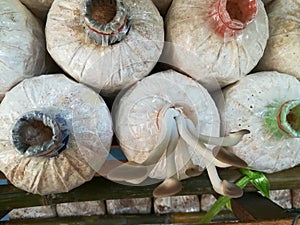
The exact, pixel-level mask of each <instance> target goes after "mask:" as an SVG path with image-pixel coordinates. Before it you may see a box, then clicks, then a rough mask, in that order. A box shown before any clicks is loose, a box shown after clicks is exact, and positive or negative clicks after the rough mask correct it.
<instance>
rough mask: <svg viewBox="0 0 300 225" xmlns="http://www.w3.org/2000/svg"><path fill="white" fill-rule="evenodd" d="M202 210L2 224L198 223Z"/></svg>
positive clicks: (225, 216) (5, 224)
mask: <svg viewBox="0 0 300 225" xmlns="http://www.w3.org/2000/svg"><path fill="white" fill-rule="evenodd" d="M204 214H205V213H204V212H198V213H172V214H136V215H103V216H85V217H83V216H73V217H56V218H48V219H42V220H41V219H24V220H11V221H7V222H3V223H1V222H0V224H3V225H29V224H30V225H35V224H43V225H54V224H64V225H78V224H85V225H90V224H91V225H94V224H105V225H126V224H132V225H134V224H179V223H185V224H198V223H199V221H200V219H201V218H202V217H203V215H204ZM216 219H217V220H218V221H220V219H222V220H224V219H226V220H229V221H232V220H233V219H234V217H233V215H232V213H230V212H228V211H226V212H221V213H220V215H218V217H217V218H216Z"/></svg>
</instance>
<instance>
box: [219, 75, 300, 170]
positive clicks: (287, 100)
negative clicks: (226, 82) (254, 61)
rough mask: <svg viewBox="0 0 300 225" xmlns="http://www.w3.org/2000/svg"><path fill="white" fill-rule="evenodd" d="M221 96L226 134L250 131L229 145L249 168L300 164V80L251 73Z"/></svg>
mask: <svg viewBox="0 0 300 225" xmlns="http://www.w3.org/2000/svg"><path fill="white" fill-rule="evenodd" d="M224 99H225V105H224V109H223V110H222V111H221V112H220V114H221V118H222V123H223V125H224V128H225V133H226V132H230V131H234V130H239V129H248V130H249V131H250V133H249V134H248V135H245V136H244V137H243V139H242V141H241V142H240V143H239V144H237V145H236V146H234V147H233V148H232V150H233V152H234V153H235V154H236V155H237V156H239V157H240V158H242V159H244V160H245V161H246V162H247V163H248V166H249V167H250V168H252V169H254V170H259V171H263V172H267V173H272V172H276V171H280V170H284V169H288V168H291V167H294V166H295V165H297V164H299V163H300V152H299V144H300V138H299V137H300V126H299V118H300V100H299V99H300V83H299V81H298V80H297V79H296V78H295V77H293V76H290V75H287V74H282V73H278V72H260V73H255V74H250V75H248V76H246V77H244V78H242V79H241V80H240V81H239V82H237V83H236V84H234V85H233V86H232V87H228V88H226V89H225V90H224ZM219 109H221V107H219Z"/></svg>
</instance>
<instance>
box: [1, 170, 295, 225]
mask: <svg viewBox="0 0 300 225" xmlns="http://www.w3.org/2000/svg"><path fill="white" fill-rule="evenodd" d="M299 174H300V167H295V168H292V169H289V170H285V171H281V172H278V173H273V174H267V175H266V176H267V178H268V179H269V181H270V185H271V189H272V190H279V189H299V188H300V176H299ZM220 176H221V177H222V178H223V179H227V180H229V181H236V180H237V179H239V178H240V177H241V176H242V175H241V174H240V173H239V172H238V171H237V170H234V169H225V170H220ZM1 178H4V177H3V175H0V179H1ZM182 184H183V189H182V191H181V192H180V193H178V195H201V194H207V193H214V191H213V189H212V187H211V184H210V182H209V179H208V176H207V173H206V172H204V173H203V174H202V175H201V176H199V177H194V178H190V179H187V180H183V181H182ZM156 186H157V184H154V185H149V186H134V187H133V186H127V185H123V184H118V183H115V182H111V181H109V180H107V179H105V178H103V177H94V178H93V179H92V180H91V181H90V182H87V183H85V184H84V185H82V186H80V187H78V188H76V189H74V190H72V191H70V192H68V193H61V194H51V195H45V196H40V195H34V194H30V193H27V192H25V191H22V190H20V189H18V188H16V187H14V186H13V185H11V184H8V185H2V186H0V213H1V212H3V214H4V213H5V212H8V211H10V210H12V209H15V208H22V207H32V206H43V205H53V204H58V203H65V202H80V201H93V200H107V199H128V198H143V197H152V191H153V189H154V187H156ZM244 190H245V193H247V192H253V191H256V189H255V188H254V187H253V186H252V185H248V186H247V187H246V188H245V189H244ZM245 196H246V195H245ZM257 204H260V203H259V202H258V203H257ZM271 208H272V207H271ZM245 210H246V211H247V210H249V209H245ZM279 210H280V209H279ZM271 213H272V212H271ZM252 214H253V212H252ZM254 214H255V213H254ZM202 215H203V213H202V212H201V213H194V214H191V213H181V214H166V215H156V214H150V215H136V216H133V215H131V216H129V215H121V216H116V215H114V216H109V215H104V216H94V217H88V218H86V217H78V218H77V217H76V221H77V222H78V221H81V220H83V221H85V224H95V223H98V224H99V222H97V221H99V220H100V219H101V220H103V219H105V221H106V222H105V223H103V224H129V223H130V224H139V223H138V222H136V223H135V221H142V220H145V222H146V221H148V220H149V221H150V219H149V218H152V219H153V220H152V221H157V222H158V223H162V224H163V223H164V222H163V221H169V220H170V218H171V222H172V223H177V222H178V221H179V218H182V220H183V221H188V223H197V222H195V221H196V220H197V221H199V219H200V218H201V216H202ZM277 215H278V213H277ZM124 216H125V217H124ZM172 216H173V217H172ZM174 216H175V217H174ZM176 216H177V217H176ZM180 216H181V217H180ZM288 216H289V217H291V218H292V215H288ZM229 217H230V216H229ZM238 217H241V216H240V215H238ZM291 218H289V221H291ZM69 219H70V218H69ZM172 219H173V220H172ZM257 219H265V220H267V219H266V218H255V221H256V220H257ZM270 219H271V218H270ZM274 219H275V218H274ZM277 219H282V217H281V216H279V218H277ZM194 220H195V221H194ZM37 221H39V222H41V220H22V224H37ZM63 221H65V222H66V221H69V223H65V222H63ZM124 221H127V222H126V223H123V222H124ZM159 221H160V222H159ZM267 221H268V220H267ZM283 221H285V220H283ZM27 222H28V223H27ZM57 222H62V223H64V224H75V222H74V223H73V222H72V220H68V218H51V219H43V220H42V223H43V224H55V223H57ZM182 223H183V222H182ZM5 224H19V223H18V221H9V222H6V223H5ZM283 224H284V223H283ZM290 224H291V222H290Z"/></svg>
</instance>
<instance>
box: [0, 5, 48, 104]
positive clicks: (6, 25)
mask: <svg viewBox="0 0 300 225" xmlns="http://www.w3.org/2000/svg"><path fill="white" fill-rule="evenodd" d="M0 27H1V32H0V99H2V98H3V96H4V95H5V93H6V92H7V91H8V90H9V89H11V88H12V87H13V86H14V85H15V84H17V83H18V82H20V81H22V80H23V79H25V78H28V77H32V76H34V75H40V74H42V73H43V72H45V54H46V46H45V37H44V31H43V27H42V24H41V23H40V22H39V21H38V20H37V19H36V18H35V17H34V16H33V14H32V13H31V12H30V11H29V10H28V9H26V7H25V6H23V5H22V4H21V3H20V2H19V1H17V0H3V1H0Z"/></svg>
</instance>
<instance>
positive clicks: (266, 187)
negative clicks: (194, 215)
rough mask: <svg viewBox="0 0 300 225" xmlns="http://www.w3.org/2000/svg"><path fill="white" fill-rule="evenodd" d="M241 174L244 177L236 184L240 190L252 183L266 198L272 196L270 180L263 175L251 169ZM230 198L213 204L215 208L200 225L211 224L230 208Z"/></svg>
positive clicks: (223, 197)
mask: <svg viewBox="0 0 300 225" xmlns="http://www.w3.org/2000/svg"><path fill="white" fill-rule="evenodd" d="M239 171H240V172H241V174H243V175H244V177H242V178H241V179H240V180H238V181H237V182H236V185H237V186H239V187H240V188H242V189H243V188H244V187H246V185H247V184H248V183H249V182H251V183H252V184H253V185H254V186H255V188H257V189H258V190H259V191H260V192H261V193H262V194H263V195H264V196H265V197H268V198H269V196H270V194H269V192H270V183H269V180H268V178H267V177H266V176H265V175H264V174H263V173H262V172H257V171H251V170H249V169H244V168H242V169H239ZM230 199H231V198H230V197H228V196H221V197H219V198H218V200H217V201H216V202H215V204H213V206H212V207H211V208H210V209H209V210H208V211H207V213H206V214H205V215H204V217H203V218H202V219H201V220H200V224H204V223H210V222H211V221H212V219H213V218H214V217H215V216H216V215H218V213H219V212H220V211H221V210H222V209H223V208H224V207H225V206H226V205H227V208H228V207H230V208H231V205H230Z"/></svg>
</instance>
